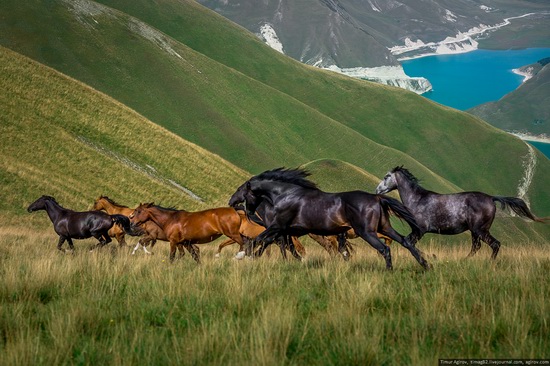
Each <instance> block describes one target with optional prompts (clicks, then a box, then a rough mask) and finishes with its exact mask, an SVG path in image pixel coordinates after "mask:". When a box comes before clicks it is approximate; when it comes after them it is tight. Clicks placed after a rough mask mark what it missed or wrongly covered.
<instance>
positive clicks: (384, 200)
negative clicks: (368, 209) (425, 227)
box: [378, 194, 420, 232]
mask: <svg viewBox="0 0 550 366" xmlns="http://www.w3.org/2000/svg"><path fill="white" fill-rule="evenodd" d="M378 197H379V198H380V205H381V206H382V209H383V210H384V213H385V214H388V213H389V212H390V211H391V212H392V213H393V214H394V215H395V216H397V217H398V218H400V219H402V220H404V221H405V222H406V223H407V224H408V225H409V226H410V227H411V230H412V231H414V232H419V231H420V227H419V226H418V223H417V222H416V219H415V218H414V216H413V214H412V213H411V211H409V209H408V208H407V207H405V205H404V204H402V203H401V202H399V201H398V200H396V199H395V198H391V197H389V196H385V195H382V194H379V195H378Z"/></svg>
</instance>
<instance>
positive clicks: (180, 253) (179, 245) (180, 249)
mask: <svg viewBox="0 0 550 366" xmlns="http://www.w3.org/2000/svg"><path fill="white" fill-rule="evenodd" d="M184 248H185V245H183V244H178V253H179V255H178V259H180V258H183V256H184V255H185V250H184Z"/></svg>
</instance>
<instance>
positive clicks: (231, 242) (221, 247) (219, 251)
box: [214, 239, 242, 258]
mask: <svg viewBox="0 0 550 366" xmlns="http://www.w3.org/2000/svg"><path fill="white" fill-rule="evenodd" d="M235 243H236V241H235V240H233V239H227V240H225V241H224V242H222V243H221V244H220V245H218V251H217V252H216V254H215V255H214V257H216V258H219V257H220V253H221V251H222V249H223V248H225V247H226V246H228V245H232V244H235ZM240 251H242V245H241V250H240Z"/></svg>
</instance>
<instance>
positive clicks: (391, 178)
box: [376, 167, 402, 194]
mask: <svg viewBox="0 0 550 366" xmlns="http://www.w3.org/2000/svg"><path fill="white" fill-rule="evenodd" d="M401 168H402V167H396V168H394V169H392V170H390V171H389V172H388V173H387V174H386V175H385V176H384V178H383V179H382V180H381V181H380V183H378V186H377V187H376V194H385V193H388V192H391V191H393V190H394V189H397V178H396V177H395V174H396V173H397V172H398V171H400V169H401Z"/></svg>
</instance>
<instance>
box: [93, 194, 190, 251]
mask: <svg viewBox="0 0 550 366" xmlns="http://www.w3.org/2000/svg"><path fill="white" fill-rule="evenodd" d="M93 209H94V210H103V211H105V212H107V213H108V214H110V215H112V214H121V215H124V216H130V215H131V214H132V212H134V209H133V208H129V207H128V206H124V205H120V204H118V203H116V202H115V201H113V200H112V199H110V198H109V197H107V196H100V197H99V198H98V199H96V200H95V202H94V206H93ZM139 227H140V228H141V229H143V231H144V232H145V234H144V235H143V236H142V237H141V238H140V239H139V241H138V243H137V244H136V246H135V247H134V250H132V255H133V254H135V253H136V251H137V250H138V249H139V248H140V247H141V248H143V251H144V252H145V253H146V254H153V253H152V252H150V251H148V250H147V246H148V245H149V244H150V245H151V249H152V248H153V247H154V246H155V243H156V242H157V240H162V241H168V237H167V236H166V234H165V233H164V231H163V230H162V229H161V228H160V227H159V226H158V225H157V224H155V223H154V222H153V221H147V222H144V223H143V224H141V225H139ZM114 229H115V228H114V227H113V229H111V230H110V231H109V235H110V236H111V237H113V236H114V237H116V238H117V240H118V242H119V243H121V241H120V239H119V236H117V234H118V231H116V230H114ZM111 233H112V234H113V235H112V234H111ZM122 240H124V232H122ZM121 245H122V244H121ZM179 249H180V255H184V251H183V247H181V246H180V247H179ZM195 250H197V251H199V248H198V247H196V246H195Z"/></svg>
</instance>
